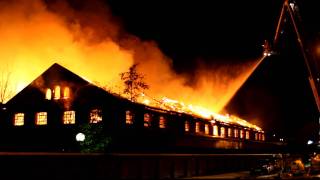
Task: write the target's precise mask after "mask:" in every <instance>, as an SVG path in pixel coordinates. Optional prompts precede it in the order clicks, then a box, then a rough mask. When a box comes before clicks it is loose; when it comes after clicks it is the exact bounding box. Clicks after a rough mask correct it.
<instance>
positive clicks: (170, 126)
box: [0, 64, 267, 152]
mask: <svg viewBox="0 0 320 180" xmlns="http://www.w3.org/2000/svg"><path fill="white" fill-rule="evenodd" d="M164 101H167V102H166V103H162V105H163V106H162V107H161V106H160V108H159V107H155V106H151V105H146V104H142V103H134V102H131V101H129V100H127V99H125V98H122V97H119V96H115V95H113V94H111V93H109V92H107V91H105V90H104V89H102V88H100V87H98V86H95V85H93V84H92V83H90V82H88V81H86V80H84V79H83V78H81V77H80V76H78V75H76V74H75V73H73V72H71V71H69V70H67V69H65V68H64V67H62V66H60V65H58V64H54V65H52V66H51V67H50V68H49V69H47V70H46V71H45V72H44V73H43V74H41V75H40V76H39V77H38V78H36V79H35V80H34V81H33V82H31V84H29V85H28V86H27V87H26V88H24V89H23V90H22V91H20V92H19V93H18V94H17V95H16V96H14V97H13V98H12V99H11V100H9V101H8V102H7V103H6V104H4V105H3V107H2V108H1V114H0V117H1V122H0V123H1V125H0V128H1V131H0V134H1V135H2V136H1V137H7V138H6V139H4V140H3V141H2V143H1V144H0V150H9V151H79V150H80V149H81V148H80V146H79V143H81V142H82V141H87V139H86V137H89V136H90V135H89V134H85V132H83V129H82V126H83V125H86V124H88V125H93V126H94V125H101V126H102V128H103V131H102V133H103V135H105V136H108V137H110V139H111V143H110V144H109V145H108V149H109V150H112V151H129V152H131V151H148V152H149V151H157V152H163V151H167V150H172V151H175V152H177V151H179V150H181V151H184V150H193V151H194V150H199V149H206V150H217V149H224V150H225V149H231V150H235V149H257V148H262V147H264V146H266V144H267V143H266V138H265V133H264V131H263V130H262V129H261V128H259V127H257V126H255V125H253V124H250V123H248V122H247V121H245V120H243V119H240V118H237V117H233V116H222V115H219V114H209V116H207V117H206V116H203V115H201V114H200V115H199V114H196V113H195V112H196V111H192V108H190V107H189V111H186V110H184V111H178V110H176V109H174V108H173V107H172V105H173V104H174V103H173V102H171V101H170V100H169V99H165V100H164ZM175 103H176V102H175ZM170 107H171V108H170ZM190 109H191V110H190ZM79 133H80V135H81V136H79ZM91 133H95V132H91ZM76 137H77V139H76ZM79 137H80V139H79Z"/></svg>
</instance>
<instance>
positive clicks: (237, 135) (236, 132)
mask: <svg viewBox="0 0 320 180" xmlns="http://www.w3.org/2000/svg"><path fill="white" fill-rule="evenodd" d="M233 132H234V137H235V138H238V137H239V131H238V129H234V130H233Z"/></svg>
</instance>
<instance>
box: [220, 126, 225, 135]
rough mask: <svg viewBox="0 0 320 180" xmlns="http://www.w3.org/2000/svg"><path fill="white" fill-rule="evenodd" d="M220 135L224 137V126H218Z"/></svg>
mask: <svg viewBox="0 0 320 180" xmlns="http://www.w3.org/2000/svg"><path fill="white" fill-rule="evenodd" d="M220 134H221V137H226V129H225V128H224V127H221V128H220Z"/></svg>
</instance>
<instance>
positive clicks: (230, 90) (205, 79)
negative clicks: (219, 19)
mask: <svg viewBox="0 0 320 180" xmlns="http://www.w3.org/2000/svg"><path fill="white" fill-rule="evenodd" d="M119 22H120V20H118V19H116V18H115V17H113V16H112V15H111V13H110V10H109V9H108V7H106V5H105V4H103V3H101V1H96V0H92V1H84V0H82V1H69V2H66V1H55V0H50V1H41V0H29V1H24V0H15V1H11V3H7V2H0V39H1V41H0V50H1V53H0V61H1V64H7V65H8V67H9V71H10V72H12V73H11V78H12V80H13V83H14V85H15V89H16V92H18V91H19V90H21V88H22V87H24V86H26V85H28V84H29V83H30V82H31V81H32V80H34V79H35V78H36V77H37V76H39V75H40V74H41V73H42V72H43V71H44V70H46V69H47V68H48V67H49V66H50V65H52V64H53V63H59V64H61V65H63V66H65V67H66V68H68V69H70V70H71V71H73V72H75V73H77V74H79V75H80V76H82V77H85V78H86V79H87V80H90V81H91V82H99V83H100V84H103V85H108V86H112V87H114V88H116V87H120V86H121V85H120V84H121V82H120V78H119V73H120V72H124V71H127V69H128V68H129V67H130V66H131V65H132V64H134V63H139V64H140V65H139V71H140V72H142V73H143V74H145V77H146V82H147V84H149V85H150V90H149V91H148V92H147V93H148V94H149V95H150V96H153V97H156V98H159V97H162V96H166V97H169V98H172V99H177V100H179V101H184V102H185V103H186V104H193V105H201V106H204V107H206V108H208V109H211V110H213V111H216V112H219V111H221V110H223V107H224V106H225V105H226V104H227V103H228V101H229V100H230V99H231V98H232V96H233V95H234V94H235V93H236V91H237V90H238V89H239V88H240V87H241V85H242V84H243V83H244V81H245V80H246V79H247V78H248V76H249V75H250V74H251V73H252V71H253V70H254V68H255V67H256V65H257V62H258V60H256V61H252V62H250V63H245V64H238V65H233V66H231V65H224V66H222V65H216V66H211V67H210V68H208V67H205V66H201V65H199V68H198V69H197V70H196V73H195V77H193V80H192V82H194V83H190V81H191V79H190V78H189V77H188V76H184V75H180V74H177V73H176V72H175V71H174V70H173V68H172V60H171V59H170V58H168V57H167V56H165V55H164V54H163V53H162V52H161V50H160V49H159V48H158V46H157V44H156V43H155V42H152V41H142V40H140V39H139V38H138V37H135V36H133V35H130V34H128V33H126V32H125V30H124V29H123V28H122V26H121V23H119Z"/></svg>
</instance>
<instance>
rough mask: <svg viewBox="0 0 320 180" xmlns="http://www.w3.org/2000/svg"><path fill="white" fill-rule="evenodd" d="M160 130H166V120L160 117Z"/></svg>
mask: <svg viewBox="0 0 320 180" xmlns="http://www.w3.org/2000/svg"><path fill="white" fill-rule="evenodd" d="M159 128H166V119H165V118H164V117H163V116H160V117H159Z"/></svg>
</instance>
